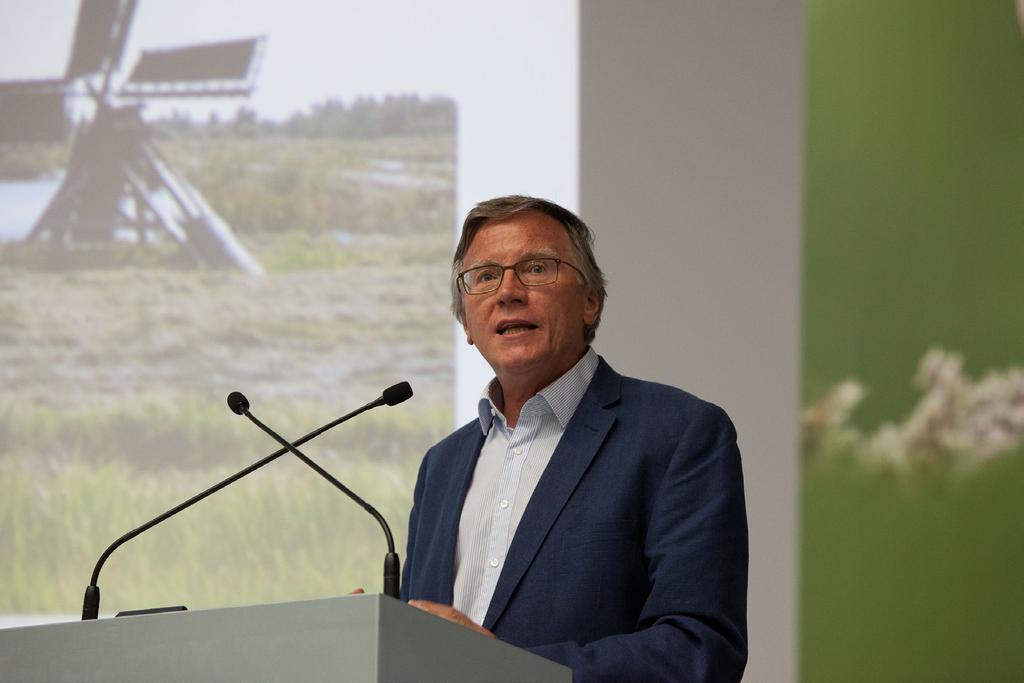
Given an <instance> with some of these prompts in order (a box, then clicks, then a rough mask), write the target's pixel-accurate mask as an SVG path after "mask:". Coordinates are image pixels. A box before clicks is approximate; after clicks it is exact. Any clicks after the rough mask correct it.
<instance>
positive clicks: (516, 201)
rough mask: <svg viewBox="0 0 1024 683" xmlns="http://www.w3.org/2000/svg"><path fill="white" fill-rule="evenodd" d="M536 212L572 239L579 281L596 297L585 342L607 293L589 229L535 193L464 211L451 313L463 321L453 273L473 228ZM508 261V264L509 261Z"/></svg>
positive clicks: (594, 328) (593, 332) (474, 231)
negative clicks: (593, 312) (531, 195)
mask: <svg viewBox="0 0 1024 683" xmlns="http://www.w3.org/2000/svg"><path fill="white" fill-rule="evenodd" d="M527 212H537V213H540V214H543V215H545V216H548V217H550V218H553V219H555V220H556V221H558V222H559V223H561V225H562V227H564V228H565V231H566V232H567V233H568V234H569V239H570V240H571V241H572V248H573V252H574V256H575V259H576V263H574V264H573V265H575V266H576V267H577V268H579V270H580V272H581V273H582V274H583V284H584V286H586V287H587V288H588V289H590V291H591V293H593V294H594V295H595V296H596V297H597V317H596V318H595V319H594V324H593V325H587V326H586V327H585V328H584V330H583V335H584V338H585V339H586V342H587V343H588V344H589V343H591V342H593V341H594V336H595V335H596V333H597V326H598V325H600V324H601V311H603V310H604V300H605V298H606V297H607V296H608V292H607V281H606V280H605V277H604V273H602V272H601V268H600V267H598V265H597V260H596V259H595V258H594V233H592V232H591V231H590V228H588V227H587V224H586V223H584V222H583V221H582V220H580V218H579V216H577V215H576V214H574V213H573V212H572V211H569V210H568V209H565V208H562V207H561V206H559V205H558V204H555V203H554V202H549V201H548V200H546V199H537V198H536V197H526V196H523V195H510V196H508V197H496V198H495V199H488V200H487V201H485V202H480V203H479V204H477V205H476V206H474V207H473V209H472V210H471V211H470V212H469V213H468V214H467V215H466V220H465V221H463V223H462V236H461V237H460V238H459V246H457V247H456V248H455V257H454V258H453V259H452V282H451V287H452V313H454V314H455V318H456V319H457V320H458V321H459V322H460V323H463V324H464V323H465V322H466V307H465V305H464V304H463V301H462V296H463V294H462V290H461V289H459V283H458V281H457V277H458V274H459V272H461V271H462V262H463V259H464V258H465V257H466V252H467V251H469V245H470V244H471V243H472V242H473V238H474V237H476V234H477V232H479V231H480V228H482V227H483V226H484V224H486V223H489V222H490V221H500V220H505V219H506V218H511V217H512V216H516V215H518V214H522V213H527ZM509 265H511V264H509Z"/></svg>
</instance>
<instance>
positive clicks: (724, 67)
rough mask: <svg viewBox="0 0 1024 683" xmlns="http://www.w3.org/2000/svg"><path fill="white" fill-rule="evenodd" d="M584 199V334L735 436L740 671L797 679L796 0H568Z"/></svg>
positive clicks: (799, 59)
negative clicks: (589, 280) (595, 306)
mask: <svg viewBox="0 0 1024 683" xmlns="http://www.w3.org/2000/svg"><path fill="white" fill-rule="evenodd" d="M579 14H580V36H579V38H580V105H579V110H580V140H579V147H580V165H579V175H580V195H579V198H580V204H579V206H580V211H581V214H582V216H583V218H584V220H586V221H587V222H588V223H589V224H590V225H591V227H592V228H593V229H594V230H595V232H596V233H597V256H598V259H599V261H600V263H601V264H602V267H603V268H605V269H606V271H607V272H608V275H609V280H610V287H609V291H610V298H609V300H608V304H607V308H606V312H605V316H604V322H603V324H602V328H601V330H600V331H599V333H598V338H597V344H596V347H597V349H598V351H599V352H600V353H602V354H603V355H604V356H605V357H606V358H608V359H609V361H610V362H611V363H612V365H613V366H615V368H616V369H617V370H619V371H620V372H624V373H626V374H630V375H634V376H639V377H643V378H648V379H655V380H658V381H662V382H667V383H669V384H674V385H676V386H680V387H683V388H685V389H688V390H690V391H692V392H694V393H697V394H698V395H700V396H702V397H704V398H707V399H709V400H711V401H713V402H715V403H718V404H719V405H721V406H723V407H724V408H726V410H728V412H729V413H730V415H731V416H732V418H733V421H734V422H735V423H736V426H737V429H738V431H739V434H740V447H741V449H742V451H743V457H744V468H745V480H746V490H747V515H748V519H749V523H750V538H751V543H750V549H751V562H750V600H749V617H750V645H751V654H750V663H749V665H748V668H747V675H746V677H745V680H747V681H771V682H774V681H793V680H796V678H797V667H796V648H797V635H796V634H797V629H796V615H797V582H798V577H797V547H798V546H797V530H798V506H797V501H798V469H797V465H798V459H797V452H798V451H797V446H798V423H797V417H798V381H797V380H798V372H799V360H800V354H799V347H800V344H799V341H800V268H801V265H800V264H801V229H800V226H801V206H802V188H801V174H802V158H801V154H802V151H801V145H802V130H803V106H802V93H803V36H804V32H803V7H802V3H801V2H799V0H761V1H760V2H741V1H739V0H706V1H704V2H696V1H692V0H691V1H686V2H681V1H671V0H663V1H645V2H633V3H626V2H619V1H616V0H582V1H581V2H580V7H579Z"/></svg>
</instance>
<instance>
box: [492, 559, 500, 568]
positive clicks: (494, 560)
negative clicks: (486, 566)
mask: <svg viewBox="0 0 1024 683" xmlns="http://www.w3.org/2000/svg"><path fill="white" fill-rule="evenodd" d="M499 564H501V563H500V562H498V558H496V557H494V558H491V566H492V567H497V566H498V565H499Z"/></svg>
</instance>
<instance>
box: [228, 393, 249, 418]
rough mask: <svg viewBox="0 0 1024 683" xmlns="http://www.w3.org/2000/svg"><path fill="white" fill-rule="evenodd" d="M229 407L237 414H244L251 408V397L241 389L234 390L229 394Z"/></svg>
mask: <svg viewBox="0 0 1024 683" xmlns="http://www.w3.org/2000/svg"><path fill="white" fill-rule="evenodd" d="M228 407H229V408H231V412H233V413H234V414H235V415H244V414H245V411H247V410H249V399H247V398H246V397H245V394H243V393H242V392H241V391H232V392H231V393H230V394H228Z"/></svg>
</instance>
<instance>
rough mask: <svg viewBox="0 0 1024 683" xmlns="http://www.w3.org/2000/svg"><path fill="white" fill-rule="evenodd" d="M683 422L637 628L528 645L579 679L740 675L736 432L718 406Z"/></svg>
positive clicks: (743, 575)
mask: <svg viewBox="0 0 1024 683" xmlns="http://www.w3.org/2000/svg"><path fill="white" fill-rule="evenodd" d="M705 406H706V409H705V411H704V415H702V419H700V420H696V421H694V422H693V423H691V426H689V427H688V428H686V429H685V430H684V432H683V434H682V437H681V439H680V441H679V443H678V445H677V447H676V448H675V451H674V452H673V454H672V457H671V460H670V463H669V466H668V469H667V471H666V472H665V474H664V477H663V481H662V482H661V484H660V485H659V487H658V489H657V494H656V500H655V501H654V503H653V506H652V514H651V517H650V521H649V522H648V528H647V533H646V537H645V539H644V555H645V560H646V563H647V574H648V576H647V578H648V585H649V587H650V591H649V594H648V596H647V599H646V600H645V602H644V604H643V609H642V612H641V615H640V618H639V621H638V624H637V629H636V631H635V632H633V633H629V634H620V635H614V636H608V637H605V638H601V639H599V640H596V641H593V642H589V643H582V644H581V643H575V642H562V643H553V644H545V645H540V646H535V647H529V648H527V649H528V650H530V651H531V652H534V653H535V654H538V655H541V656H543V657H546V658H548V659H552V660H554V661H557V662H560V663H562V664H565V665H566V666H568V667H570V668H571V669H572V670H573V681H574V682H575V683H603V682H608V683H628V682H630V681H637V682H641V681H642V682H644V683H657V682H659V681H665V682H669V681H672V682H673V683H683V682H687V683H710V682H727V681H739V680H740V678H741V677H742V674H743V669H744V667H745V665H746V659H747V632H746V591H747V564H748V550H747V521H746V511H745V504H744V496H743V474H742V470H741V466H740V454H739V449H738V447H737V444H736V432H735V429H734V428H733V426H732V423H731V422H730V421H729V418H728V417H727V416H726V415H725V413H724V411H722V410H721V409H720V408H718V407H717V406H713V405H711V404H705Z"/></svg>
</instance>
